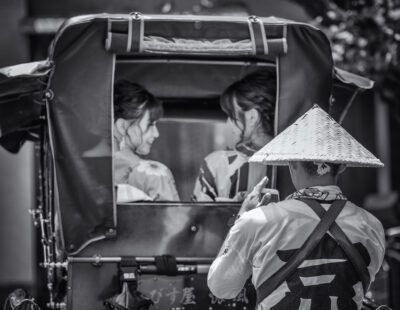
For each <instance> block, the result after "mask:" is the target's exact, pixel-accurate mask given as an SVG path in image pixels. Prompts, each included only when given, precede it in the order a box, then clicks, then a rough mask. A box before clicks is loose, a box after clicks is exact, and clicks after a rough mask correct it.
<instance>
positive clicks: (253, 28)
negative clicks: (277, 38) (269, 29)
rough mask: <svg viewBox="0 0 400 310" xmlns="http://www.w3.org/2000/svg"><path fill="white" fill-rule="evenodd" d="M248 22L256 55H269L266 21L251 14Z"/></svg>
mask: <svg viewBox="0 0 400 310" xmlns="http://www.w3.org/2000/svg"><path fill="white" fill-rule="evenodd" d="M248 23H249V32H250V39H251V43H252V46H253V53H254V55H268V42H267V35H266V33H265V28H264V23H263V22H262V21H261V20H260V19H259V18H258V17H257V16H250V17H249V19H248Z"/></svg>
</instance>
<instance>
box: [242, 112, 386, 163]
mask: <svg viewBox="0 0 400 310" xmlns="http://www.w3.org/2000/svg"><path fill="white" fill-rule="evenodd" d="M249 161H250V162H258V163H263V164H266V165H278V166H283V165H288V163H289V162H296V161H308V162H325V163H334V164H344V165H346V166H348V167H383V163H382V162H381V161H380V160H379V159H378V158H376V157H375V156H374V155H373V154H372V153H371V152H369V151H368V150H367V149H366V148H365V147H363V146H362V145H361V144H360V143H359V142H358V141H357V140H356V139H354V138H353V137H352V136H351V135H350V134H349V133H348V132H347V131H346V130H345V129H344V128H343V127H342V126H340V125H339V124H338V123H337V122H336V121H335V120H334V119H333V118H332V117H331V116H330V115H329V114H328V113H326V112H325V111H324V110H322V109H321V108H320V107H319V106H318V105H314V106H313V107H312V108H311V109H310V110H308V111H307V112H306V113H305V114H304V115H302V116H301V117H300V118H298V119H297V120H296V122H294V123H293V124H292V125H290V126H289V127H288V128H286V129H285V130H284V131H283V132H281V133H280V134H279V135H277V136H276V137H275V138H274V139H272V140H271V141H270V142H269V143H267V144H266V145H265V146H264V147H263V148H261V150H259V151H258V152H256V153H255V154H254V155H253V156H252V157H250V159H249Z"/></svg>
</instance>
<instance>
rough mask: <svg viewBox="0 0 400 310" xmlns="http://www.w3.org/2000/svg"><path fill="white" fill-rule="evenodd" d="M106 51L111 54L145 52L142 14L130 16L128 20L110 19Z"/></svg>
mask: <svg viewBox="0 0 400 310" xmlns="http://www.w3.org/2000/svg"><path fill="white" fill-rule="evenodd" d="M107 32H108V34H107V39H106V50H107V51H111V52H114V53H116V52H121V51H124V52H127V53H130V52H133V53H135V52H136V53H138V52H141V51H142V50H143V48H142V44H143V35H144V19H143V16H142V15H141V14H140V13H136V12H135V13H131V14H129V19H128V22H126V19H118V20H116V19H109V20H108V31H107Z"/></svg>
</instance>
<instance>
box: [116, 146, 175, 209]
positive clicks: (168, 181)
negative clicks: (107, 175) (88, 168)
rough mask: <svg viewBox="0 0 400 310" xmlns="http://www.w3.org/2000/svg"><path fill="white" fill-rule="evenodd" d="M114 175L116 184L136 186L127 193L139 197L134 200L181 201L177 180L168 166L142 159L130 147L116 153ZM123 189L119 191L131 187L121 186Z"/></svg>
mask: <svg viewBox="0 0 400 310" xmlns="http://www.w3.org/2000/svg"><path fill="white" fill-rule="evenodd" d="M114 177H115V183H116V184H127V185H130V186H131V187H134V189H132V190H131V191H130V192H131V193H133V194H132V195H125V196H137V197H138V198H137V199H133V200H157V201H179V195H178V192H177V190H176V186H175V180H174V177H173V175H172V173H171V171H170V170H169V169H168V167H166V166H165V165H163V164H162V163H159V162H156V161H153V160H146V159H142V158H140V157H139V156H138V155H136V154H135V153H133V152H132V151H131V150H130V149H124V150H119V151H117V152H116V153H115V158H114ZM121 189H123V191H122V190H121ZM121 189H119V190H118V191H119V193H121V192H124V191H126V190H127V189H129V187H126V186H121ZM138 193H140V194H138Z"/></svg>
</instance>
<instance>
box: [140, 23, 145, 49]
mask: <svg viewBox="0 0 400 310" xmlns="http://www.w3.org/2000/svg"><path fill="white" fill-rule="evenodd" d="M139 31H140V34H139V53H141V52H143V46H142V45H143V44H142V43H143V40H144V19H143V18H140V29H139Z"/></svg>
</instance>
